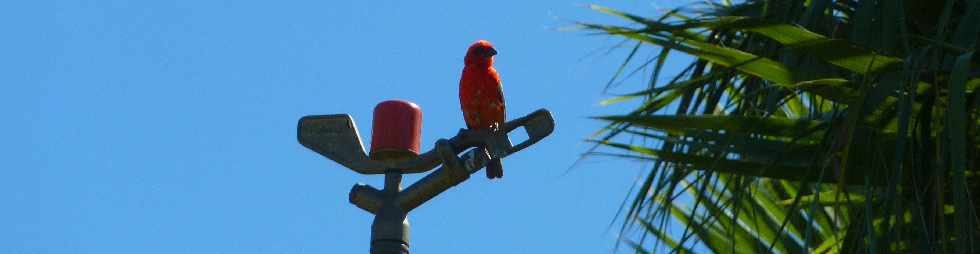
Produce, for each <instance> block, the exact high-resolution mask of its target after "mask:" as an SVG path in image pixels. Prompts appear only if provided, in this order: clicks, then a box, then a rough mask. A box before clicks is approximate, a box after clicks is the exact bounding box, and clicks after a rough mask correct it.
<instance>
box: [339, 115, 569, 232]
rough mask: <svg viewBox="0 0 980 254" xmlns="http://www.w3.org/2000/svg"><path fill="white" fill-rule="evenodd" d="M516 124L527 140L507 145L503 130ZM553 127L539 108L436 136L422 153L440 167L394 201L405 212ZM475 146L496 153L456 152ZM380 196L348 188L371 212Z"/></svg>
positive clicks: (359, 204)
mask: <svg viewBox="0 0 980 254" xmlns="http://www.w3.org/2000/svg"><path fill="white" fill-rule="evenodd" d="M518 127H524V129H525V130H526V131H527V134H528V139H527V140H525V141H524V142H521V143H519V144H517V145H513V146H511V145H510V141H508V140H507V135H506V133H507V132H510V131H513V130H515V129H517V128H518ZM554 127H555V123H554V118H552V117H551V113H550V112H548V111H547V110H543V109H542V110H538V111H535V112H534V113H531V114H529V115H527V116H524V117H521V118H518V119H514V120H512V121H510V122H507V123H506V124H504V125H503V126H502V128H500V130H498V131H496V132H494V131H484V130H478V131H472V130H461V131H460V132H459V134H457V135H456V136H455V137H453V138H452V139H449V140H446V139H440V140H439V141H436V145H435V148H433V149H432V150H431V151H429V152H427V153H426V154H427V156H437V157H438V160H439V161H437V162H436V163H438V162H442V167H440V168H438V169H436V170H435V171H433V172H432V173H430V174H429V175H426V176H425V177H424V178H422V179H420V180H419V181H417V182H415V183H414V184H412V185H411V186H409V187H408V188H406V189H405V190H403V191H401V192H399V193H398V194H396V195H397V196H396V197H395V202H396V203H397V205H398V206H399V207H400V208H401V209H402V210H404V211H405V212H408V211H411V210H412V209H415V208H416V207H418V206H419V205H421V204H422V203H425V201H428V200H430V199H432V198H433V197H435V196H436V195H438V194H439V193H442V192H443V191H445V190H447V189H449V188H451V187H453V186H456V185H457V184H459V183H461V182H463V181H465V180H466V179H468V178H469V176H470V174H473V173H476V172H477V171H479V170H480V169H481V168H483V167H484V166H486V164H487V162H489V161H490V159H491V157H492V158H503V157H507V156H509V155H511V154H513V153H516V152H518V151H521V150H523V149H524V148H527V147H528V146H531V145H533V144H534V143H537V142H538V141H541V139H543V138H544V137H547V136H548V135H550V134H551V132H552V131H553V130H554ZM476 146H486V147H487V150H488V151H490V153H496V154H498V156H490V155H489V154H487V152H486V151H485V150H483V149H471V150H469V151H467V152H466V153H465V154H463V156H462V158H460V157H459V156H457V155H456V154H458V153H459V151H460V150H463V149H466V148H470V147H476ZM420 158H421V156H420ZM383 199H384V197H383V194H382V193H381V191H380V190H378V189H375V188H373V187H371V186H368V185H364V184H356V185H354V187H353V188H351V191H350V202H351V203H353V204H354V205H356V206H357V207H360V208H361V209H364V210H365V211H368V212H371V213H376V212H377V211H378V209H379V208H380V207H381V205H382V204H383Z"/></svg>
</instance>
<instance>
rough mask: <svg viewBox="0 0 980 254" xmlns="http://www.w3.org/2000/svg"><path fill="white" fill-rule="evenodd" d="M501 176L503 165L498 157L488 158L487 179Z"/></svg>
mask: <svg viewBox="0 0 980 254" xmlns="http://www.w3.org/2000/svg"><path fill="white" fill-rule="evenodd" d="M502 177H504V165H503V164H501V163H500V159H492V160H490V162H489V163H487V179H494V178H502Z"/></svg>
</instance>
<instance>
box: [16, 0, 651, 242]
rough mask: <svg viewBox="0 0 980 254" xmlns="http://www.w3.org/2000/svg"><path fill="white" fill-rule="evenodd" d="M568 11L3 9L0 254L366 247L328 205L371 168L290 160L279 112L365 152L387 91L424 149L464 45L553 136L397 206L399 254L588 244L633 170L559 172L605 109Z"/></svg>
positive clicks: (291, 144)
mask: <svg viewBox="0 0 980 254" xmlns="http://www.w3.org/2000/svg"><path fill="white" fill-rule="evenodd" d="M587 3H588V2H571V1H567V0H565V1H504V2H488V1H472V2H471V1H467V2H463V1H446V2H433V3H423V2H420V1H413V2H405V1H279V2H275V3H272V2H245V1H113V0H110V1H53V2H52V1H36V2H35V1H17V2H12V3H8V4H6V6H7V8H5V9H6V10H5V11H4V13H3V15H0V28H2V29H0V30H2V31H10V32H12V36H9V37H8V38H14V39H12V40H6V39H5V40H4V42H0V45H4V46H3V47H0V48H3V49H2V51H0V52H3V55H5V56H6V57H5V58H6V59H5V61H0V70H2V72H0V73H3V75H2V77H0V82H2V83H4V87H5V90H6V92H4V93H3V100H0V106H2V108H3V109H2V110H3V113H4V115H5V118H7V119H8V121H5V122H6V123H7V124H4V125H3V126H2V127H0V133H4V134H5V135H4V139H5V140H6V143H7V144H8V145H5V146H0V153H2V154H4V156H3V157H4V158H5V159H4V165H5V167H4V168H6V169H7V170H6V174H5V175H12V177H4V179H2V180H0V193H3V194H0V195H3V197H4V199H3V200H4V203H5V204H4V205H2V207H3V209H0V225H3V227H4V228H5V230H0V253H366V252H367V249H368V246H369V230H370V223H371V219H372V217H371V215H370V214H368V213H366V212H364V211H362V210H360V209H358V208H356V207H354V206H353V205H351V204H349V203H348V202H347V193H348V191H349V189H350V187H351V186H352V185H353V184H354V183H356V182H363V183H368V184H371V185H374V186H378V187H380V185H381V182H382V180H383V179H382V178H383V177H381V176H376V175H375V176H363V175H357V174H355V173H353V172H352V171H349V170H346V169H344V168H342V167H340V166H339V165H338V164H336V163H333V162H331V161H329V160H327V159H326V158H323V157H321V156H319V155H317V154H315V153H313V152H312V151H309V150H307V149H305V148H304V147H302V146H301V145H300V144H298V143H297V142H296V138H295V137H296V133H295V131H296V121H297V120H298V119H299V118H300V117H302V116H304V115H310V114H336V113H348V114H351V115H352V116H353V117H354V119H355V120H356V121H357V123H358V125H359V127H360V128H361V129H360V131H361V133H362V135H363V136H365V137H363V138H364V139H365V140H364V142H365V144H369V143H370V140H369V134H370V126H371V110H372V109H373V107H374V105H375V104H376V103H378V102H380V101H383V100H386V99H396V98H397V99H406V100H410V101H414V102H415V103H417V104H419V105H420V106H421V107H422V110H423V112H424V124H423V130H422V140H423V144H422V149H423V150H428V149H430V148H432V144H433V143H434V142H435V140H436V139H438V138H442V137H449V136H451V135H453V134H455V133H456V130H457V129H459V128H461V127H463V121H462V116H461V113H460V112H459V106H458V98H457V97H456V96H457V88H458V81H459V74H460V71H461V69H462V64H463V62H462V60H463V55H464V53H465V50H466V47H467V46H468V45H469V44H470V43H472V42H473V41H475V40H477V39H487V40H490V41H492V42H493V43H494V44H495V46H496V47H497V50H498V51H499V55H498V56H497V62H496V65H497V69H498V71H500V73H501V77H502V79H503V83H504V90H505V96H506V101H507V105H508V114H509V115H510V116H519V115H523V114H526V113H529V112H532V111H534V110H535V109H538V108H548V109H550V110H551V111H552V112H553V114H554V115H555V117H556V120H557V128H556V130H555V132H554V134H552V136H551V137H549V138H548V139H546V140H544V141H542V142H541V143H539V144H538V145H536V146H533V147H531V148H530V149H528V150H525V151H523V152H521V153H519V154H516V155H514V156H511V157H508V158H507V159H506V160H505V161H504V165H505V170H506V177H505V178H503V180H499V181H494V182H489V181H488V180H487V179H486V178H484V177H483V176H482V174H483V173H482V172H481V173H478V174H477V175H475V176H476V177H473V178H471V179H470V180H468V181H466V182H464V183H463V184H460V185H459V186H457V187H455V188H454V189H451V190H450V191H448V192H446V193H443V194H442V195H440V196H438V197H436V198H435V199H433V200H431V201H430V202H428V203H426V204H425V205H423V206H422V207H420V208H418V209H416V210H415V211H413V213H412V214H411V215H410V218H409V220H410V222H411V224H412V232H411V234H412V242H411V248H412V252H414V253H609V252H610V251H611V250H612V247H613V244H614V243H615V234H616V233H617V231H618V227H616V226H613V227H609V225H610V222H611V220H612V219H613V216H614V214H615V212H616V210H617V209H618V208H619V204H620V202H621V201H622V199H623V197H624V195H626V194H627V191H628V189H629V187H630V186H631V184H632V183H633V181H634V180H635V178H636V177H638V176H640V175H641V174H642V172H643V170H642V168H643V164H641V163H637V162H629V161H622V160H616V159H610V158H592V159H588V160H586V161H584V162H582V163H580V164H578V165H577V166H576V167H573V168H571V169H570V170H569V167H570V166H572V164H573V162H574V161H575V160H576V159H577V158H578V156H579V155H580V154H581V153H582V152H584V151H585V150H586V149H587V148H588V147H589V144H587V143H584V142H583V141H582V140H583V139H585V138H586V137H587V136H588V135H589V134H590V133H592V132H593V131H595V130H596V129H597V128H598V127H600V126H601V123H599V122H597V121H593V120H589V119H587V117H588V116H592V115H602V114H611V113H616V112H622V111H623V110H624V108H623V107H602V106H599V105H598V101H600V100H601V99H603V98H608V95H603V94H602V88H603V86H604V85H605V82H606V81H607V80H608V78H609V77H610V76H611V75H612V74H613V72H614V70H615V68H616V67H617V66H618V64H619V63H620V62H621V60H622V59H623V57H624V54H625V53H627V52H626V51H627V50H617V51H613V52H612V53H609V54H607V53H606V51H607V50H608V49H609V47H612V46H614V45H616V44H617V43H618V42H619V40H618V39H614V38H609V37H604V36H588V35H586V34H585V33H584V32H562V31H558V30H559V28H562V27H567V26H570V25H572V24H573V22H574V21H592V22H618V21H616V20H614V19H611V18H610V17H607V16H605V15H603V14H599V13H595V12H593V11H590V10H589V9H587V8H585V5H586V4H587ZM11 5H13V6H11ZM604 5H608V6H612V7H616V8H620V9H625V10H629V11H632V12H636V13H640V14H651V13H654V12H655V11H656V10H657V8H658V7H661V6H657V5H656V4H651V3H650V2H648V1H622V2H613V3H607V4H604ZM637 81H639V79H638V80H637ZM627 90H628V89H627ZM627 90H622V91H623V92H625V91H627ZM24 147H26V148H27V149H24ZM419 177H420V175H412V176H407V177H406V179H405V183H406V185H407V184H410V183H411V182H414V181H415V180H416V179H418V178H419ZM615 225H618V224H615Z"/></svg>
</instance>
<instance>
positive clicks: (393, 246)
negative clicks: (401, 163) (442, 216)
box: [371, 170, 409, 254]
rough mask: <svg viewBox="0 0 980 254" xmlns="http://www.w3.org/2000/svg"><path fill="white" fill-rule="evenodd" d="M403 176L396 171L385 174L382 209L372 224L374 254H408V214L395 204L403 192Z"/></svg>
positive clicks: (372, 250) (379, 209) (372, 249)
mask: <svg viewBox="0 0 980 254" xmlns="http://www.w3.org/2000/svg"><path fill="white" fill-rule="evenodd" d="M401 181H402V174H401V173H399V172H398V171H396V170H387V171H386V172H385V186H384V189H383V190H382V191H381V193H382V198H381V207H379V208H378V211H377V212H376V213H375V214H374V222H372V223H371V253H372V254H408V253H409V252H408V242H409V233H408V232H409V225H408V214H407V213H406V212H405V211H404V210H402V209H401V207H399V206H398V204H397V203H396V202H395V201H396V198H397V197H398V192H399V191H401Z"/></svg>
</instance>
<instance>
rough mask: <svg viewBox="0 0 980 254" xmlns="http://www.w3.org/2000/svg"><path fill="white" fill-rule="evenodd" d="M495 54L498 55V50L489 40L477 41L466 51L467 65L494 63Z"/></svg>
mask: <svg viewBox="0 0 980 254" xmlns="http://www.w3.org/2000/svg"><path fill="white" fill-rule="evenodd" d="M495 55H497V50H496V49H494V48H493V44H490V42H489V41H486V40H479V41H476V42H474V43H473V45H470V48H469V50H467V51H466V59H465V61H466V65H486V66H490V65H493V56H495Z"/></svg>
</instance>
